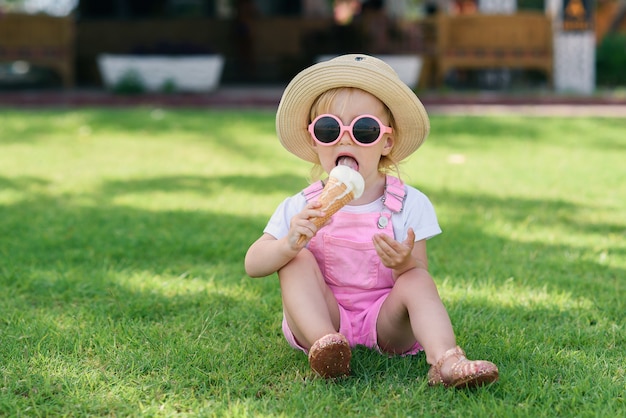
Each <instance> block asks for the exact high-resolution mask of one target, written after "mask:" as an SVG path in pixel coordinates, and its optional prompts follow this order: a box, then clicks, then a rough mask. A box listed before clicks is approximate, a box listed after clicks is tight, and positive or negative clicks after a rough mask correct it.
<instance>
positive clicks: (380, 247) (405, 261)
mask: <svg viewBox="0 0 626 418" xmlns="http://www.w3.org/2000/svg"><path fill="white" fill-rule="evenodd" d="M373 242H374V247H375V248H376V252H377V253H378V256H379V257H380V260H381V261H382V262H383V264H384V265H385V267H388V268H390V269H392V270H393V273H394V277H398V276H400V275H401V274H402V273H404V272H406V271H408V270H410V269H412V268H415V267H418V266H419V263H418V260H417V259H416V258H415V257H414V256H413V246H414V245H415V232H413V228H409V230H408V232H407V236H406V239H405V240H404V241H403V242H399V241H396V240H395V239H393V238H391V237H390V236H388V235H386V234H376V235H374V238H373Z"/></svg>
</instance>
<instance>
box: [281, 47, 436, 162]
mask: <svg viewBox="0 0 626 418" xmlns="http://www.w3.org/2000/svg"><path fill="white" fill-rule="evenodd" d="M336 87H356V88H359V89H361V90H365V91H367V92H368V93H370V94H372V95H374V96H376V97H377V98H378V99H380V100H381V101H382V102H383V103H385V104H386V105H387V107H388V108H389V109H390V110H391V113H392V114H393V118H394V120H395V125H394V133H393V136H394V140H395V141H394V146H393V149H392V151H391V154H390V155H389V156H390V157H391V158H392V159H393V160H394V161H396V162H400V161H402V160H403V159H405V158H406V157H408V156H409V155H411V154H412V153H413V152H414V151H415V150H416V149H417V148H418V147H419V146H420V145H422V143H423V142H424V139H426V136H427V135H428V131H429V130H430V122H429V120H428V114H427V113H426V109H424V106H423V105H422V102H420V100H419V99H418V98H417V96H416V95H415V93H413V91H412V90H411V89H410V88H409V87H408V86H407V85H406V84H405V83H404V82H403V81H402V80H400V78H399V77H398V75H397V74H396V72H395V71H394V70H393V68H391V67H390V66H389V65H388V64H387V63H385V62H384V61H382V60H380V59H378V58H375V57H372V56H369V55H363V54H350V55H342V56H339V57H337V58H333V59H331V60H329V61H324V62H320V63H318V64H315V65H312V66H311V67H309V68H306V69H305V70H303V71H301V72H300V73H299V74H297V75H296V76H295V77H294V78H293V80H291V82H290V83H289V85H287V87H286V88H285V91H284V92H283V96H282V98H281V99H280V104H279V105H278V111H277V112H276V132H277V133H278V138H279V139H280V142H281V143H282V144H283V146H284V147H285V148H286V149H287V150H288V151H289V152H291V153H293V154H295V155H296V156H298V157H300V158H302V159H303V160H306V161H310V162H313V163H318V162H319V161H318V158H317V154H316V153H315V151H314V150H313V148H312V147H311V137H310V135H309V132H308V131H307V128H308V125H309V123H310V122H311V121H310V112H311V106H312V105H313V102H314V101H315V99H317V97H318V96H319V95H320V94H322V93H323V92H325V91H327V90H330V89H332V88H336Z"/></svg>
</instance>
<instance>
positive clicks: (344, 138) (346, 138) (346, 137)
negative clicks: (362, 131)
mask: <svg viewBox="0 0 626 418" xmlns="http://www.w3.org/2000/svg"><path fill="white" fill-rule="evenodd" d="M337 144H339V145H352V144H354V141H353V140H352V136H350V133H349V132H348V131H344V133H343V134H342V135H341V139H339V142H337Z"/></svg>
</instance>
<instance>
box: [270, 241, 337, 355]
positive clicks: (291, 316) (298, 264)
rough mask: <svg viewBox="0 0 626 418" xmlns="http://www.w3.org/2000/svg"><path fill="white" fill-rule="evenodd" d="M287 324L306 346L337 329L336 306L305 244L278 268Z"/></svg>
mask: <svg viewBox="0 0 626 418" xmlns="http://www.w3.org/2000/svg"><path fill="white" fill-rule="evenodd" d="M278 277H279V279H280V288H281V292H282V299H283V309H284V312H285V318H286V320H287V323H288V324H289V328H290V329H291V332H293V335H294V336H295V337H296V340H297V341H298V343H300V345H302V346H303V347H305V348H306V349H309V348H311V346H312V345H313V343H314V342H315V341H317V340H319V339H320V338H322V337H323V336H325V335H328V334H331V333H335V332H337V331H338V330H339V307H338V305H337V301H336V299H335V297H334V295H333V294H332V292H331V290H330V288H329V287H328V285H326V283H325V282H324V278H323V277H322V273H321V271H320V269H319V266H318V265H317V261H316V260H315V257H314V256H313V254H312V253H311V252H310V251H309V250H307V249H306V248H305V249H303V250H302V251H300V253H298V255H297V256H296V257H295V258H294V259H293V260H291V261H290V262H289V263H287V264H286V265H285V266H284V267H283V268H281V269H280V270H279V271H278Z"/></svg>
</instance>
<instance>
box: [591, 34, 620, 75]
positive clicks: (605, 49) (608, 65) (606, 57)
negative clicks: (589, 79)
mask: <svg viewBox="0 0 626 418" xmlns="http://www.w3.org/2000/svg"><path fill="white" fill-rule="evenodd" d="M625 69H626V34H623V33H613V34H608V35H606V37H605V38H604V39H603V40H602V42H601V43H600V45H599V46H598V49H597V50H596V79H597V84H598V85H600V86H616V85H622V86H625V85H626V70H625Z"/></svg>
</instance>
